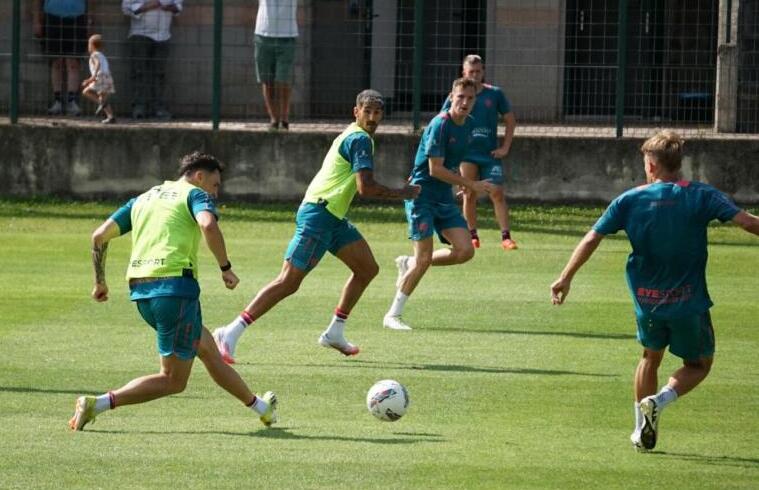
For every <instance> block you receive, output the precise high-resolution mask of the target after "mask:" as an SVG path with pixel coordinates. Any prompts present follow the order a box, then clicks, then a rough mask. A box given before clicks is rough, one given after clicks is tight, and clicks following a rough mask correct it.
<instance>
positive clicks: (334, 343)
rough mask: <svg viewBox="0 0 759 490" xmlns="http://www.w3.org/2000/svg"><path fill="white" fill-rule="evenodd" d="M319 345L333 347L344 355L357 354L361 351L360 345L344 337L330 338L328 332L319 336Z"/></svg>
mask: <svg viewBox="0 0 759 490" xmlns="http://www.w3.org/2000/svg"><path fill="white" fill-rule="evenodd" d="M319 345H321V346H322V347H332V348H333V349H335V350H337V351H339V352H340V353H341V354H342V355H344V356H355V355H356V354H358V352H359V348H358V346H355V345H353V344H351V343H350V342H348V341H347V340H345V339H344V338H341V339H334V338H330V336H329V334H328V333H327V332H324V333H323V334H321V335H320V336H319Z"/></svg>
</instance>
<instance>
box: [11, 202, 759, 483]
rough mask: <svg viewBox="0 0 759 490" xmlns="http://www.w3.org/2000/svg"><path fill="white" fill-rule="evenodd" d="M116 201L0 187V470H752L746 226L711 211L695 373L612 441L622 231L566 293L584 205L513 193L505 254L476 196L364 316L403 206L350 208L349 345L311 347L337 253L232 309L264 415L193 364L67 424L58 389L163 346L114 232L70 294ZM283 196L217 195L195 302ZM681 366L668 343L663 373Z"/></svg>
mask: <svg viewBox="0 0 759 490" xmlns="http://www.w3.org/2000/svg"><path fill="white" fill-rule="evenodd" d="M115 206H116V204H115V203H111V204H107V205H104V204H92V203H77V204H72V203H63V202H49V201H46V202H8V201H0V250H1V251H2V253H1V254H0V271H1V272H0V273H1V274H2V281H0V318H1V320H0V417H1V423H2V431H1V434H0V488H62V487H71V488H94V487H101V488H148V487H151V488H156V487H173V488H181V489H184V488H224V487H226V488H253V489H255V488H289V489H300V488H327V489H334V488H414V489H422V488H424V489H426V488H430V489H437V488H446V489H448V488H465V489H469V488H499V489H500V488H518V489H522V488H560V489H565V488H589V487H590V488H633V487H655V488H757V487H759V443H757V439H759V418H757V411H758V410H759V367H757V363H756V357H755V356H756V353H757V351H759V329H757V326H758V325H757V323H759V320H758V319H759V306H758V304H757V301H756V292H757V282H756V277H757V274H758V273H759V241H758V240H757V239H755V238H756V237H752V236H749V235H747V234H746V233H744V232H742V231H740V230H738V229H737V228H735V227H732V226H715V227H713V228H712V229H711V230H710V239H711V241H712V245H711V248H710V253H711V259H710V265H709V270H708V278H709V284H710V290H711V293H712V297H713V299H714V301H715V303H716V306H715V308H714V309H713V310H712V315H713V320H714V323H715V329H716V332H717V357H716V361H715V364H714V369H713V371H712V374H711V375H710V377H709V378H707V380H706V381H705V382H704V383H703V384H702V385H701V386H700V387H699V388H698V389H697V390H696V391H694V392H693V393H691V394H689V395H688V396H686V397H684V398H682V399H681V400H678V402H677V403H675V404H674V405H672V406H671V407H669V408H668V409H667V411H666V412H665V413H664V415H663V417H662V420H661V423H660V428H661V434H660V441H659V445H658V447H657V450H656V452H654V453H653V454H638V453H636V452H634V451H633V450H632V448H631V446H630V442H629V434H630V432H631V429H632V424H633V421H632V415H633V411H632V386H631V378H632V374H633V370H634V368H635V366H636V364H637V361H638V356H639V354H640V351H641V349H640V347H639V346H638V344H637V342H636V341H635V338H634V333H635V331H634V321H633V316H632V306H631V303H630V299H629V297H628V293H627V289H626V286H625V282H624V276H623V271H624V263H625V258H626V254H627V253H628V248H629V247H628V244H627V242H626V240H624V239H623V238H611V239H608V240H606V241H604V243H603V244H602V245H601V247H600V248H599V250H598V251H597V252H596V254H595V256H594V257H593V258H592V260H591V261H590V262H589V263H588V264H587V265H586V267H585V268H584V269H583V270H582V271H581V272H580V273H579V275H578V276H577V278H576V280H575V282H574V284H573V290H572V293H571V294H570V296H569V299H568V302H567V304H566V305H564V306H562V307H561V308H557V307H553V306H551V305H550V302H549V288H548V286H549V284H550V283H551V281H552V280H553V279H554V278H555V276H556V275H557V274H558V273H559V271H560V270H561V268H562V267H563V265H564V263H565V261H566V260H567V258H568V257H569V254H570V252H571V250H572V249H573V247H574V245H575V244H576V242H577V240H579V238H580V237H581V236H582V234H583V233H584V232H585V231H586V230H587V229H588V227H589V226H590V225H591V224H592V223H593V222H594V220H595V219H596V217H597V216H598V215H599V213H600V212H601V209H600V208H581V207H580V208H578V207H535V206H521V207H520V206H517V207H515V209H514V210H513V219H514V229H515V238H516V239H517V240H518V242H519V244H520V247H521V248H520V250H518V251H516V252H512V253H509V254H505V253H504V252H502V251H501V250H500V248H499V247H498V246H497V244H498V241H499V236H498V232H497V230H496V229H495V227H494V226H493V221H492V218H491V215H492V212H491V210H490V209H487V208H483V209H481V215H482V216H484V217H487V219H484V220H483V223H482V226H481V227H482V228H484V230H483V232H482V241H483V248H481V249H480V250H479V251H478V252H477V255H476V257H475V258H474V259H473V260H472V261H471V262H470V263H468V264H465V265H462V266H458V267H451V268H439V269H438V268H436V269H433V270H431V271H430V272H429V273H428V275H427V277H425V279H424V281H423V282H422V284H421V285H420V287H419V289H418V290H417V292H416V293H415V294H414V296H413V297H412V298H411V300H410V302H409V304H408V307H407V312H406V315H405V317H406V319H407V321H408V322H409V323H410V324H411V325H412V326H414V327H415V330H414V331H412V332H393V331H388V330H386V329H383V328H382V327H381V320H382V315H383V314H384V311H385V309H386V308H387V306H388V305H389V302H390V300H391V299H392V295H393V292H394V283H395V278H396V271H395V267H394V264H393V258H394V257H395V256H396V255H399V254H401V253H408V252H409V251H410V249H411V245H410V243H409V242H408V241H407V240H406V239H405V224H404V221H403V216H402V209H401V207H400V206H388V207H376V206H375V207H370V206H359V207H358V208H357V209H355V210H354V212H352V215H351V218H352V220H353V221H354V222H355V223H356V224H357V226H358V227H359V229H360V230H361V231H362V233H363V234H364V235H365V237H366V238H367V239H368V241H369V243H370V244H371V246H372V249H373V250H374V253H375V256H376V258H377V260H378V262H379V263H380V266H381V272H380V275H379V276H378V277H377V279H376V280H375V282H374V283H372V285H371V286H370V287H369V289H368V290H367V292H366V294H365V296H364V297H363V298H362V300H361V302H360V303H359V305H358V307H357V308H356V309H355V311H354V312H353V314H352V315H351V318H350V320H349V323H348V328H347V336H348V338H349V339H350V340H351V341H354V342H356V343H357V344H358V345H360V346H361V348H362V352H361V354H360V355H359V356H357V357H356V358H350V359H346V358H344V357H342V356H340V355H339V354H338V353H336V352H334V351H331V350H326V349H324V348H321V347H319V346H318V345H317V344H316V340H317V337H318V335H319V333H320V332H321V330H322V329H323V327H324V326H325V325H326V323H327V322H328V321H329V319H330V316H331V313H332V310H333V308H334V306H335V303H336V301H337V297H338V295H339V291H340V289H341V287H342V285H343V283H344V281H345V279H346V277H347V269H345V268H344V267H343V266H342V264H340V263H339V262H338V261H336V260H335V259H334V258H332V257H327V258H325V259H324V260H323V262H322V263H321V264H320V266H319V267H318V268H317V269H316V270H315V271H314V272H313V273H312V274H311V275H310V277H309V278H308V279H307V280H306V281H305V283H304V284H303V287H302V288H301V290H300V291H299V292H298V293H297V294H296V295H295V296H293V297H291V298H288V299H287V300H285V301H284V302H283V303H282V304H280V305H279V306H278V307H277V308H275V309H274V310H272V311H271V312H270V313H269V314H268V315H266V316H264V317H263V318H262V319H260V320H259V321H258V322H257V323H256V324H255V325H254V326H253V327H251V328H250V329H249V331H248V332H247V333H246V335H245V336H244V337H243V339H242V341H241V342H240V345H239V347H238V361H239V364H237V367H238V369H239V371H240V373H241V374H242V375H243V377H244V378H245V379H246V380H247V381H248V382H249V384H250V385H251V387H252V388H253V389H254V390H256V391H259V392H263V391H265V390H268V389H271V390H274V391H276V392H277V393H278V395H279V398H280V421H281V422H280V423H279V424H278V425H277V426H276V428H272V429H268V430H267V429H264V428H263V426H262V425H261V424H260V423H259V422H258V420H257V418H256V417H254V416H253V414H252V413H251V412H250V411H248V410H246V409H245V408H244V407H243V406H242V405H240V404H239V403H238V402H237V401H236V400H234V399H232V398H231V397H230V396H228V395H227V394H226V393H225V392H223V391H222V390H221V389H220V388H218V387H217V386H216V385H214V384H213V383H212V381H211V380H210V379H209V377H208V376H207V374H206V373H205V371H204V370H203V368H202V364H201V363H199V362H198V363H197V365H196V366H195V368H196V369H195V372H194V373H193V375H192V378H191V380H190V384H189V386H188V389H187V390H186V391H185V392H184V393H182V394H180V395H177V396H173V397H170V398H166V399H162V400H158V401H155V402H151V403H148V404H145V405H138V406H129V407H124V408H120V409H117V410H115V411H113V412H109V413H104V414H102V415H101V416H100V417H98V419H97V421H96V423H94V424H93V425H90V426H87V428H86V430H85V431H84V432H81V433H72V432H71V431H70V430H69V429H68V427H67V425H66V422H67V420H68V418H69V417H70V416H71V412H72V409H73V406H74V400H75V398H76V397H77V396H78V395H80V394H86V393H91V394H100V393H102V392H104V391H106V390H108V389H112V388H116V387H119V386H121V385H123V384H124V383H125V382H127V381H129V380H130V379H132V378H134V377H136V376H138V375H142V374H147V373H150V372H154V371H155V370H156V369H157V366H158V357H157V353H156V351H155V346H154V342H155V341H154V336H153V333H152V330H151V329H150V328H149V327H147V326H146V325H145V324H144V323H143V322H142V320H141V318H140V317H139V314H138V313H137V311H136V308H135V307H134V306H133V305H132V304H130V302H129V301H128V298H127V291H126V284H125V282H124V280H123V273H124V269H125V265H126V260H127V256H128V249H129V240H128V239H127V238H121V239H118V240H115V241H114V242H113V243H112V245H111V248H110V251H109V258H108V268H107V273H108V280H109V285H110V288H111V295H110V297H111V299H110V301H109V302H107V303H105V304H98V303H95V302H94V301H92V300H91V299H90V298H89V292H90V289H91V282H92V271H91V264H90V254H89V250H90V245H89V235H90V233H91V231H92V230H93V229H94V228H95V227H96V226H97V225H98V224H99V223H100V222H101V221H102V220H103V219H104V218H105V217H107V216H108V214H109V213H110V212H111V211H112V210H113V209H115ZM294 208H295V206H283V205H280V206H231V205H230V206H226V207H224V208H223V209H222V213H223V220H222V228H223V230H224V232H225V235H226V238H227V246H228V249H229V251H230V257H231V259H232V261H233V262H234V264H235V270H236V272H237V273H238V275H239V276H240V277H241V279H242V281H241V283H240V285H239V287H238V288H237V289H236V290H234V291H228V290H226V289H225V288H224V287H223V284H222V282H221V280H220V279H219V275H218V272H217V270H216V267H215V264H214V262H213V261H212V259H211V257H210V254H209V253H208V252H207V251H205V250H204V251H203V254H202V258H201V262H202V263H201V287H202V290H203V294H202V296H201V299H202V304H203V313H204V320H205V323H206V325H207V326H209V327H211V328H213V327H215V326H218V325H221V324H224V323H226V322H228V321H230V320H231V319H232V318H234V317H235V316H236V315H237V313H238V312H239V311H240V309H241V308H242V307H243V306H244V305H245V304H246V303H247V302H248V300H249V299H250V297H251V296H252V295H253V294H254V293H255V292H256V291H257V290H258V289H259V288H260V287H261V286H263V285H264V284H265V283H266V282H268V281H269V280H270V279H272V278H273V277H274V276H275V275H276V274H277V273H278V271H279V268H280V266H281V261H282V252H283V251H284V248H285V246H286V243H287V241H288V240H289V238H290V235H291V233H292V231H293V224H292V219H293V212H294ZM676 366H677V362H676V359H674V358H672V357H667V358H665V363H664V365H663V370H662V373H661V377H660V381H661V382H663V381H664V380H665V376H666V374H668V373H669V372H671V371H672V370H673V369H674V368H675V367H676ZM384 378H393V379H397V380H398V381H400V382H401V383H403V384H405V385H406V387H407V388H408V390H409V392H410V396H411V400H412V405H411V407H410V409H409V412H408V414H407V415H406V416H405V417H404V418H403V419H402V420H400V421H398V422H396V423H383V422H380V421H378V420H376V419H374V418H373V417H371V416H370V415H369V413H368V412H367V410H366V407H365V395H366V390H367V389H368V388H369V387H370V386H371V385H372V384H373V383H374V382H375V381H377V380H379V379H384Z"/></svg>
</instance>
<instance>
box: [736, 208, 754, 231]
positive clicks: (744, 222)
mask: <svg viewBox="0 0 759 490" xmlns="http://www.w3.org/2000/svg"><path fill="white" fill-rule="evenodd" d="M733 223H735V224H736V225H738V226H740V227H741V228H743V229H744V230H746V231H747V232H749V233H753V234H754V235H759V216H754V215H753V214H751V213H747V212H746V211H741V212H739V213H738V214H736V215H735V217H734V218H733Z"/></svg>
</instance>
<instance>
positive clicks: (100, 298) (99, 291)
mask: <svg viewBox="0 0 759 490" xmlns="http://www.w3.org/2000/svg"><path fill="white" fill-rule="evenodd" d="M90 295H91V296H92V299H94V300H95V301H97V302H98V303H103V302H105V301H108V286H107V285H105V284H95V287H93V288H92V293H91V294H90Z"/></svg>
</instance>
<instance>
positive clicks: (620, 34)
mask: <svg viewBox="0 0 759 490" xmlns="http://www.w3.org/2000/svg"><path fill="white" fill-rule="evenodd" d="M617 29H618V30H617V100H616V104H615V108H614V112H615V114H616V125H617V138H621V137H622V132H623V129H624V124H625V76H626V74H627V0H619V16H618V22H617Z"/></svg>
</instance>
